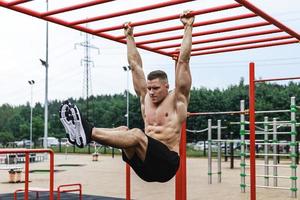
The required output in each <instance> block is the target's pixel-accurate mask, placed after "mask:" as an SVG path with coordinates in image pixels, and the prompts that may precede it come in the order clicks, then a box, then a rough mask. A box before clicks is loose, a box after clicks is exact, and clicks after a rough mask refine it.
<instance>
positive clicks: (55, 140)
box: [38, 137, 59, 147]
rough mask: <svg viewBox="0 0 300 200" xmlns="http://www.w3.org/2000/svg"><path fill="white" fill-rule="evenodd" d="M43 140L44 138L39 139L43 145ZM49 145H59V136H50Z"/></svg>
mask: <svg viewBox="0 0 300 200" xmlns="http://www.w3.org/2000/svg"><path fill="white" fill-rule="evenodd" d="M43 140H44V138H39V139H38V141H39V143H40V144H41V145H43ZM46 141H47V147H53V146H55V147H56V146H58V145H59V141H58V139H57V138H55V137H48V138H47V140H46Z"/></svg>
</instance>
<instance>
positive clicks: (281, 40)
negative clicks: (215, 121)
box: [0, 0, 300, 200]
mask: <svg viewBox="0 0 300 200" xmlns="http://www.w3.org/2000/svg"><path fill="white" fill-rule="evenodd" d="M235 1H236V2H237V3H233V4H227V5H221V6H216V7H212V8H208V9H198V7H199V8H201V2H200V1H199V2H200V3H199V4H196V5H197V6H196V7H193V8H192V9H193V10H194V11H193V12H192V13H191V14H192V15H204V14H208V13H212V12H217V11H218V12H221V11H224V10H232V12H231V13H234V9H237V8H239V7H244V8H246V9H247V10H248V11H250V13H245V14H240V15H235V16H229V17H224V18H219V19H214V20H209V21H204V22H203V21H202V22H196V21H195V23H194V27H197V26H201V27H203V26H206V25H212V24H217V23H224V22H230V21H237V22H238V23H241V25H238V26H228V25H224V26H225V28H222V29H214V30H209V31H202V32H195V33H193V38H194V37H197V36H208V35H211V34H215V33H227V32H231V31H235V30H243V29H247V33H244V34H236V35H232V34H228V35H227V36H223V37H218V38H213V39H202V40H194V42H193V48H192V51H193V52H192V54H191V56H200V55H207V54H216V53H224V52H233V51H240V50H247V49H255V48H264V47H271V46H278V45H287V44H294V43H299V41H300V35H299V34H298V33H296V32H295V31H293V30H291V29H290V28H288V27H286V26H285V25H284V24H282V23H280V22H279V21H277V20H276V19H274V18H273V17H271V16H270V15H268V14H267V13H265V12H263V11H262V10H260V9H259V8H258V7H256V6H254V5H253V4H251V3H250V2H249V1H247V0H235ZM30 2H31V0H15V1H4V0H0V6H1V7H5V8H8V9H11V10H14V11H17V12H21V13H24V14H27V15H30V16H33V17H37V18H40V19H43V20H46V21H49V22H53V23H56V24H59V25H62V26H66V27H69V28H73V29H76V30H79V31H82V32H86V33H89V34H92V35H96V36H99V37H102V38H106V39H109V40H113V41H116V42H119V43H123V44H125V43H126V41H125V38H124V36H118V35H116V33H113V32H114V31H116V30H121V29H122V28H123V25H122V24H114V23H113V20H112V23H111V24H113V25H112V26H110V27H99V28H98V27H96V28H89V27H86V26H85V23H88V22H99V21H101V20H109V19H111V18H115V17H122V16H125V15H129V14H135V13H139V12H150V11H151V10H154V9H160V8H163V7H170V9H171V8H172V6H175V5H178V4H184V3H190V2H195V1H190V0H169V1H162V2H161V3H156V4H152V5H147V6H143V7H138V8H131V9H128V10H122V11H119V12H114V13H109V14H105V15H100V16H93V17H91V18H88V19H80V20H77V21H71V20H70V21H67V20H65V19H63V18H60V17H59V16H58V14H62V13H65V12H72V11H75V10H79V9H82V8H88V7H91V6H96V5H101V4H104V3H109V2H111V1H110V0H93V1H89V2H86V3H81V4H75V5H72V6H67V7H61V8H58V9H55V10H50V11H47V12H38V11H36V10H34V9H30V8H27V7H25V6H24V4H27V3H30ZM179 17H180V15H179V13H176V14H175V15H170V16H163V17H160V18H150V19H149V18H148V19H144V20H142V21H138V22H132V23H131V25H132V26H144V25H149V24H154V23H159V22H164V21H170V20H177V21H178V18H179ZM247 18H257V19H259V20H260V21H258V22H254V23H251V24H249V23H244V24H243V22H242V19H247ZM196 19H197V18H196ZM263 26H273V28H270V29H268V30H265V31H256V32H251V31H249V30H250V29H252V28H256V27H263ZM274 27H275V29H274ZM181 29H183V26H182V25H179V26H172V27H165V28H159V29H154V30H151V31H144V32H137V33H135V34H134V35H135V37H137V43H136V44H137V47H138V48H141V49H145V50H148V51H151V52H155V53H158V54H162V55H165V56H169V57H171V58H174V57H176V56H177V54H178V51H177V50H176V49H177V48H178V47H179V46H180V44H178V43H173V44H169V45H160V46H153V43H158V42H164V41H169V42H172V41H173V40H177V39H181V38H182V37H183V36H182V35H178V34H177V35H175V34H173V36H168V37H160V36H157V35H156V34H158V33H165V32H171V31H176V30H181ZM273 33H281V34H283V35H280V36H278V35H277V36H272V37H271V36H270V37H268V38H261V39H257V38H256V39H252V40H251V39H247V40H246V41H239V42H232V43H225V42H227V40H232V39H242V38H250V37H255V36H265V35H268V36H269V35H270V34H273ZM140 36H149V37H151V38H146V39H145V38H144V39H140V38H141V37H140ZM216 41H218V42H224V44H218V45H214V44H213V45H210V46H204V47H198V46H197V47H195V46H194V45H200V44H203V43H210V42H216ZM257 43H261V44H257ZM166 49H167V50H166ZM252 78H253V77H252ZM252 84H253V83H252ZM252 92H254V91H252ZM251 94H252V93H251ZM252 96H253V94H252ZM252 103H253V102H252ZM254 120H255V119H254ZM182 135H184V134H182ZM184 137H185V136H184ZM183 139H184V138H183ZM181 145H185V143H184V142H183V140H182V143H181ZM181 149H182V150H181V151H182V152H181V153H182V154H181V157H185V152H184V150H183V149H185V147H183V146H182V147H181ZM27 156H28V155H27ZM26 159H27V157H26ZM182 162H184V164H185V161H182ZM182 168H183V167H182ZM182 168H181V169H182ZM183 170H184V171H181V170H180V172H179V174H178V177H179V180H181V181H178V182H176V186H177V187H178V188H179V187H186V185H181V186H180V185H177V184H186V182H185V181H186V179H185V178H186V177H183V176H186V175H185V166H184V169H183ZM126 174H127V179H126V183H127V184H128V183H130V176H129V175H128V174H129V170H128V169H127V168H126ZM27 176H28V175H27ZM182 177H183V179H184V180H182ZM26 178H28V177H26ZM25 186H26V185H25ZM26 187H27V194H28V185H27V186H26ZM252 190H253V191H252V193H255V190H254V189H252ZM52 191H53V188H52ZM176 191H177V189H176ZM180 191H182V192H181V194H179V193H180V192H179V193H178V194H177V192H176V198H177V199H186V189H184V188H182V190H180ZM25 193H26V192H25ZM184 193H185V195H184ZM252 193H251V194H252ZM127 195H128V196H127ZM252 196H253V195H252ZM129 198H130V185H128V187H127V189H126V199H129ZM252 200H253V199H252Z"/></svg>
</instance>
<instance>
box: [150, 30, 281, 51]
mask: <svg viewBox="0 0 300 200" xmlns="http://www.w3.org/2000/svg"><path fill="white" fill-rule="evenodd" d="M280 32H282V30H280V29H271V30H266V31H257V32H252V33H245V34H238V35H230V36H224V37H219V38H209V39H205V40H198V41H193V42H192V44H193V45H195V44H204V43H210V42H219V41H224V40H233V39H239V38H245V37H253V36H259V35H267V34H273V33H280ZM180 45H181V44H180V43H177V44H170V45H164V46H157V47H154V48H153V49H155V50H156V49H168V48H174V47H180Z"/></svg>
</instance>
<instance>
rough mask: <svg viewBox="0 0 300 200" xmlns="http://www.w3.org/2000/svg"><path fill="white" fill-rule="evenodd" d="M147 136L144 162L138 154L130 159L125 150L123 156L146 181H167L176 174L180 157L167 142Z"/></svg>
mask: <svg viewBox="0 0 300 200" xmlns="http://www.w3.org/2000/svg"><path fill="white" fill-rule="evenodd" d="M147 138H148V148H147V151H146V157H145V161H144V162H143V161H142V160H141V159H140V158H139V157H138V156H137V154H135V155H134V156H133V157H132V158H131V159H130V160H129V159H128V158H127V157H126V154H125V153H124V152H123V151H122V158H123V160H124V161H125V162H126V163H128V164H129V165H130V166H131V167H132V169H133V170H134V171H135V173H136V174H137V175H138V176H139V177H140V178H141V179H143V180H144V181H147V182H154V181H155V182H167V181H169V180H170V179H171V178H173V176H174V175H175V174H176V172H177V170H178V168H179V163H180V158H179V156H178V154H177V153H176V152H175V151H170V150H169V148H168V147H167V146H166V145H165V144H163V143H161V142H160V141H158V140H155V139H153V138H152V137H149V136H147Z"/></svg>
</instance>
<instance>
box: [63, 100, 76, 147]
mask: <svg viewBox="0 0 300 200" xmlns="http://www.w3.org/2000/svg"><path fill="white" fill-rule="evenodd" d="M70 105H71V103H70V102H69V101H64V102H63V103H62V104H61V106H60V109H59V118H60V121H61V123H62V124H63V126H64V127H65V130H66V136H67V138H68V141H69V142H70V143H71V144H73V145H74V144H75V141H76V134H75V132H76V131H75V121H74V118H73V115H72V113H71V110H70V107H69V106H70Z"/></svg>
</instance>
